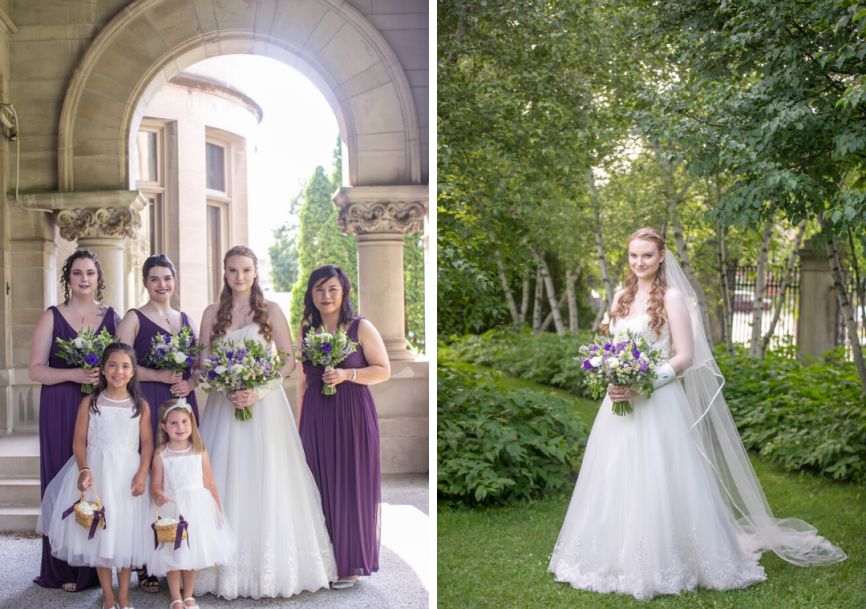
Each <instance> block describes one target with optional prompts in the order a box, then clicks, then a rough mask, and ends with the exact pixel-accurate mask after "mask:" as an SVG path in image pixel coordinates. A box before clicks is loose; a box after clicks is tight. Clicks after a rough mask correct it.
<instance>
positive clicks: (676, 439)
mask: <svg viewBox="0 0 866 609" xmlns="http://www.w3.org/2000/svg"><path fill="white" fill-rule="evenodd" d="M649 320H650V318H649V315H647V314H644V315H640V316H638V317H633V318H631V319H627V320H623V319H619V320H616V322H615V324H611V328H610V330H611V334H616V333H621V332H625V330H627V329H628V330H632V331H633V332H638V333H640V334H642V335H643V336H645V337H646V338H647V339H648V340H650V341H655V345H654V348H656V349H660V350H661V352H662V358H663V359H668V358H670V356H671V335H670V329H669V325H668V324H667V323H665V325H664V326H663V328H662V331H661V336H659V335H657V334H656V333H655V331H654V330H653V329H652V328H650V327H649ZM632 403H633V407H634V414H631V415H626V416H617V415H615V414H613V412H612V411H611V399H610V397H605V399H604V402H602V405H601V407H600V408H599V411H598V415H597V416H596V418H595V423H594V424H593V426H592V433H591V434H590V436H589V441H588V443H587V446H586V452H585V454H584V457H583V464H582V465H581V468H580V475H579V477H578V480H577V485H576V487H575V489H574V495H573V496H572V499H571V504H570V505H569V508H568V514H567V515H566V517H565V523H564V524H563V527H562V530H561V532H560V534H559V539H558V540H557V542H556V547H555V549H554V551H553V557H552V559H551V562H550V567H549V570H550V571H551V572H553V573H554V574H555V575H556V579H557V581H561V582H567V583H569V584H571V585H572V586H574V587H575V588H578V589H583V590H594V591H596V592H619V593H624V594H631V595H633V596H635V597H636V598H638V599H650V598H652V597H653V596H655V595H658V594H677V593H679V591H680V590H694V589H695V588H697V587H702V588H712V589H715V590H730V589H735V588H745V587H747V586H750V585H752V584H755V583H757V582H760V581H763V580H764V579H766V575H765V574H764V568H763V567H761V566H760V565H758V558H759V557H760V554H759V553H757V552H753V553H747V552H745V551H744V550H743V549H742V544H741V543H740V541H738V537H737V533H736V531H735V529H734V527H732V526H731V520H730V517H729V515H728V513H727V510H726V508H725V505H724V503H723V502H722V500H721V497H720V496H719V491H718V490H717V487H716V486H715V484H713V483H712V481H711V479H710V476H709V474H708V473H707V471H706V469H705V467H704V464H703V462H702V460H701V457H700V455H699V454H698V451H697V449H696V448H695V445H694V443H693V442H692V438H691V436H690V433H689V428H690V427H691V425H692V424H693V423H694V420H693V419H694V416H693V415H692V411H691V409H690V407H689V403H688V400H687V398H686V394H685V391H684V390H683V385H682V384H681V383H680V381H678V380H675V381H673V382H670V383H668V384H667V385H663V386H662V387H659V388H658V389H657V390H656V391H655V392H654V393H653V396H652V397H651V398H650V399H646V398H645V397H643V396H640V397H637V398H635V399H634V400H633V402H632Z"/></svg>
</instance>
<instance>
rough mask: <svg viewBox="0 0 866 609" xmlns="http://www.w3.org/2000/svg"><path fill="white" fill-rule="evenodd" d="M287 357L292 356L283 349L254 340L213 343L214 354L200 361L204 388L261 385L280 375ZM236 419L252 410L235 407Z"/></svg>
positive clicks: (244, 418)
mask: <svg viewBox="0 0 866 609" xmlns="http://www.w3.org/2000/svg"><path fill="white" fill-rule="evenodd" d="M286 357H291V355H289V354H288V353H285V352H284V351H282V350H278V351H277V352H276V353H274V352H273V351H271V350H270V349H268V348H267V347H265V346H264V345H263V344H262V343H260V342H258V341H255V340H244V341H237V342H222V341H221V342H219V343H217V344H216V345H214V346H213V355H211V356H210V357H207V358H205V359H204V360H202V362H201V367H202V371H204V377H203V380H204V382H206V383H207V384H208V385H209V386H208V387H205V389H204V391H205V393H210V392H211V391H213V390H214V389H216V390H217V391H241V390H243V389H255V388H256V387H261V386H262V385H264V384H266V383H268V382H270V381H272V380H274V379H279V378H282V377H281V376H280V368H282V367H283V360H282V358H286ZM235 418H236V419H237V420H238V421H249V420H250V419H252V418H253V413H252V411H251V410H250V407H249V406H247V407H246V408H236V409H235Z"/></svg>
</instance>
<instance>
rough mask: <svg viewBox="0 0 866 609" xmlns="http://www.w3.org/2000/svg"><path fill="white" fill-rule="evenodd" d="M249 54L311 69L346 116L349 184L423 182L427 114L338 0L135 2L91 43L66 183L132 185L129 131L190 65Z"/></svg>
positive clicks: (64, 168)
mask: <svg viewBox="0 0 866 609" xmlns="http://www.w3.org/2000/svg"><path fill="white" fill-rule="evenodd" d="M237 53H248V54H258V55H265V56H269V57H273V58H274V59H278V60H280V61H283V62H285V63H287V64H288V65H290V66H292V67H295V68H297V69H299V70H301V71H302V72H304V73H305V74H306V75H307V76H308V77H309V78H310V80H311V81H312V82H313V83H314V84H315V85H316V86H317V87H318V88H319V89H320V90H321V91H322V92H323V94H324V95H325V98H326V99H327V100H328V102H329V103H330V105H331V107H332V108H333V109H334V112H335V114H336V116H337V120H338V123H339V125H340V130H341V135H342V138H343V141H344V142H345V143H346V146H347V149H348V164H349V183H350V184H351V185H352V186H384V185H410V184H420V182H421V166H420V139H419V129H418V117H417V112H416V109H415V104H414V100H413V98H412V95H411V91H410V89H409V84H408V81H407V79H406V76H405V74H404V72H403V69H402V67H401V66H400V63H399V61H398V60H397V57H396V55H395V54H394V52H393V51H392V50H391V48H390V47H389V45H388V44H387V42H386V41H385V40H384V39H383V38H382V35H381V34H380V33H379V32H378V30H376V28H374V27H373V26H372V25H371V24H370V23H369V22H368V21H367V20H366V19H365V18H364V17H363V16H362V15H361V14H360V13H359V12H358V11H357V10H356V9H354V8H353V7H352V6H350V5H349V4H347V3H345V2H341V1H339V0H291V1H285V0H284V1H279V0H258V1H257V0H237V1H235V2H225V3H211V2H193V1H192V0H137V1H136V2H133V3H132V4H130V5H129V6H127V7H126V8H125V9H123V10H122V11H121V12H120V13H119V14H118V15H117V16H116V17H115V18H114V19H112V20H111V22H110V23H109V24H108V25H107V26H106V27H105V28H104V29H103V30H102V31H101V32H100V34H99V35H98V36H97V37H96V38H95V39H94V40H93V42H92V43H91V44H90V46H89V47H88V49H87V51H86V52H85V54H84V56H83V58H82V59H81V61H80V62H79V65H78V67H77V69H76V71H75V74H74V76H73V78H72V81H71V82H70V84H69V88H68V89H67V92H66V98H65V100H64V103H63V109H62V112H61V116H60V125H59V130H58V174H59V175H58V177H59V185H58V186H59V190H60V191H61V192H69V191H102V190H118V189H127V188H130V183H131V182H130V180H131V177H130V176H131V171H130V157H131V154H130V134H131V133H132V134H134V133H135V131H136V128H137V125H138V123H139V122H140V120H141V116H142V112H143V109H144V108H145V107H146V106H147V102H148V101H149V98H150V97H152V95H153V94H154V93H155V91H157V90H158V89H159V88H160V87H161V86H162V85H163V84H164V83H165V82H167V81H168V80H169V79H171V78H172V77H173V76H174V75H175V74H177V73H178V72H180V71H181V70H183V69H184V68H185V67H187V66H189V65H192V64H193V63H196V62H198V61H201V60H203V59H206V58H208V57H214V56H217V55H225V54H237Z"/></svg>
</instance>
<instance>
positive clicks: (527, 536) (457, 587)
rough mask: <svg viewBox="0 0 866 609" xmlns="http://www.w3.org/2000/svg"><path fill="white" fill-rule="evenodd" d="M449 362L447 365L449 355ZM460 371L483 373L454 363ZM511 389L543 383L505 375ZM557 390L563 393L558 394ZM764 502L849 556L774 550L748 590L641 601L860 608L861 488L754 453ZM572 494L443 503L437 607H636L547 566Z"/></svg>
mask: <svg viewBox="0 0 866 609" xmlns="http://www.w3.org/2000/svg"><path fill="white" fill-rule="evenodd" d="M448 363H449V364H454V362H448ZM460 367H462V368H464V369H465V370H468V371H470V370H473V369H475V370H479V371H480V370H483V368H480V367H478V366H471V365H468V364H460ZM498 383H499V384H500V385H501V386H502V387H504V388H509V389H515V388H523V387H527V388H532V389H536V390H538V391H545V392H550V391H556V392H557V394H558V395H563V392H561V391H557V390H552V389H551V388H550V387H546V386H544V385H538V384H536V383H530V382H527V381H523V380H520V379H514V378H509V377H505V376H503V377H502V378H500V379H499V381H498ZM565 396H566V397H567V398H568V397H572V396H569V395H568V394H565ZM572 399H573V402H574V407H575V412H576V413H577V414H578V416H580V418H581V420H582V421H583V422H584V423H585V424H586V425H587V426H591V425H592V422H593V420H594V417H595V413H596V412H597V410H598V404H597V403H596V402H593V401H591V400H584V399H581V398H572ZM752 464H753V465H754V467H755V471H756V472H757V474H758V477H759V478H760V480H761V483H762V485H763V487H764V491H765V493H766V494H767V500H768V501H769V503H770V507H771V508H772V509H773V511H774V514H775V515H776V517H778V518H784V517H796V518H802V519H803V520H805V521H806V522H809V523H811V524H812V525H814V526H815V527H817V528H818V531H819V532H820V533H821V534H822V535H824V536H825V537H827V538H828V539H830V540H831V541H832V542H833V543H835V544H837V545H839V546H840V547H841V548H842V549H843V550H845V551H846V552H847V553H848V556H849V557H848V560H846V561H844V562H842V563H839V564H836V565H832V566H829V567H810V568H802V567H796V566H794V565H791V564H789V563H787V562H785V561H783V560H781V559H780V558H778V557H777V556H776V555H775V554H773V553H766V554H764V557H763V559H762V560H761V564H762V565H763V566H764V567H765V569H766V571H767V576H768V579H767V581H765V582H763V583H761V584H758V585H756V586H752V587H751V588H748V589H746V590H734V591H728V592H715V591H710V590H699V591H697V592H696V593H685V594H683V595H681V596H662V597H656V598H655V599H653V600H652V601H649V602H651V603H652V604H653V606H657V607H687V608H691V607H734V608H740V607H742V608H753V607H754V608H767V609H770V608H772V609H777V608H788V607H792V608H806V607H815V608H820V609H824V608H831V607H839V608H842V607H844V608H848V607H850V608H852V609H853V608H863V607H866V560H864V556H863V554H864V551H866V488H864V487H860V486H854V485H850V484H845V483H839V482H834V481H832V480H829V479H826V478H819V477H816V476H812V475H809V474H799V475H798V474H796V473H791V472H787V471H785V470H784V468H783V467H782V466H780V465H777V464H774V463H768V462H765V461H762V460H760V459H759V458H758V457H756V456H753V457H752ZM570 498H571V497H570V494H558V495H554V496H550V497H548V498H546V499H545V500H543V501H536V502H532V503H528V504H524V505H521V506H518V507H506V508H481V509H476V510H469V509H443V510H440V511H439V512H438V514H437V527H438V544H437V553H438V556H437V570H438V603H439V606H440V607H638V606H645V605H646V603H647V601H637V600H635V599H634V597H631V596H620V595H616V594H598V593H593V592H584V591H581V590H575V589H573V588H571V586H569V585H568V584H561V583H557V582H555V581H554V580H553V575H552V574H550V573H548V572H547V565H548V562H549V560H550V554H551V552H552V550H553V546H554V544H555V543H556V538H557V535H558V534H559V528H560V526H561V525H562V521H563V519H564V518H565V512H566V509H567V508H568V502H569V500H570Z"/></svg>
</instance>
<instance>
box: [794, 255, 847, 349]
mask: <svg viewBox="0 0 866 609" xmlns="http://www.w3.org/2000/svg"><path fill="white" fill-rule="evenodd" d="M837 306H838V305H837V301H836V288H835V285H834V282H833V275H832V273H831V272H830V264H829V263H828V261H827V256H826V254H825V253H824V252H823V251H817V250H814V249H812V240H811V239H809V240H807V241H806V243H805V244H804V245H803V247H802V248H800V307H799V313H798V319H797V345H798V346H799V347H800V349H801V350H802V351H803V354H804V355H807V356H810V357H817V356H820V355H823V354H824V353H826V352H827V351H829V350H830V349H832V348H833V347H834V346H835V344H836V337H835V332H836V314H837V311H836V308H837Z"/></svg>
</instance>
